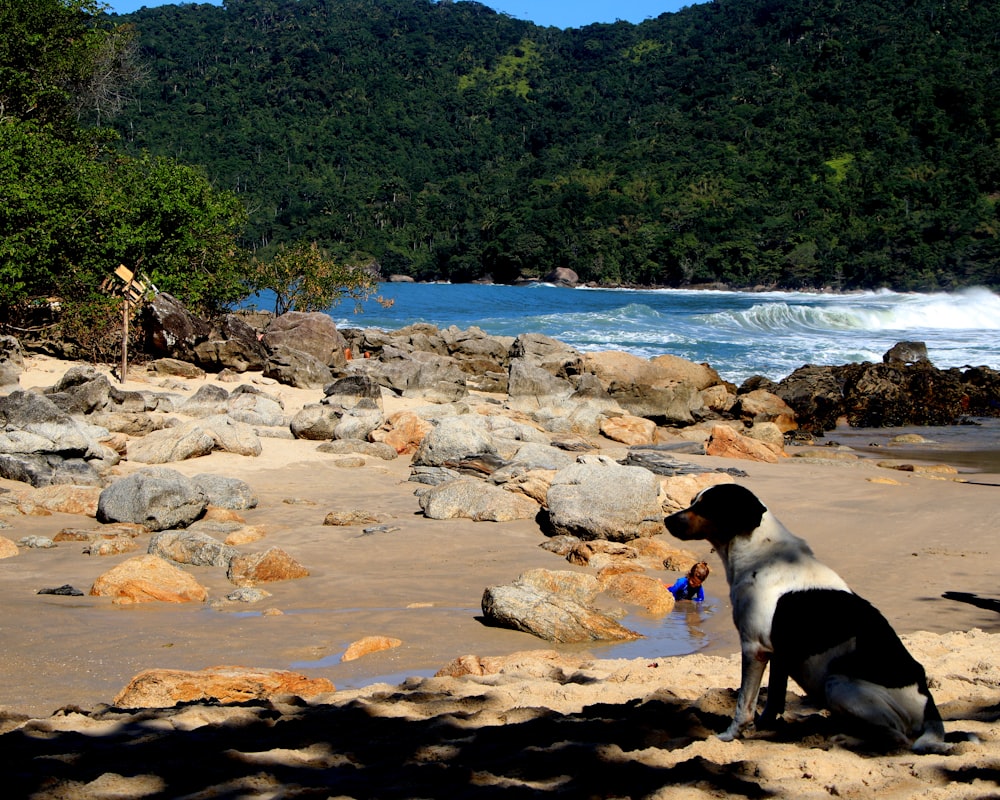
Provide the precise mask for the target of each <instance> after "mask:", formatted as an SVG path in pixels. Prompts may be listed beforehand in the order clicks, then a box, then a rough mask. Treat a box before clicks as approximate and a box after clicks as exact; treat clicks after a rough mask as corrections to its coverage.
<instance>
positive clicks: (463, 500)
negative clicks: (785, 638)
mask: <svg viewBox="0 0 1000 800" xmlns="http://www.w3.org/2000/svg"><path fill="white" fill-rule="evenodd" d="M419 499H420V508H421V509H422V510H423V512H424V516H426V517H428V518H429V519H457V518H464V519H471V520H474V521H476V522H483V521H489V522H509V521H511V520H515V519H532V518H534V517H535V515H536V514H537V513H538V504H537V503H536V502H535V501H534V500H532V499H530V498H529V497H526V496H525V495H523V494H519V493H515V492H508V491H505V490H503V489H501V488H499V487H498V486H493V485H491V484H488V483H483V482H481V481H476V480H472V479H461V480H457V481H449V482H447V483H442V484H440V485H438V486H435V487H433V488H431V489H428V490H426V491H424V492H423V493H422V494H421V495H420V498H419Z"/></svg>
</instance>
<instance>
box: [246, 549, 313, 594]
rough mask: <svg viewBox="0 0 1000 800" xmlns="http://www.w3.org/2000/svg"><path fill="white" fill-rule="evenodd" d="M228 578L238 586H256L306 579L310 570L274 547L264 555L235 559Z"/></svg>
mask: <svg viewBox="0 0 1000 800" xmlns="http://www.w3.org/2000/svg"><path fill="white" fill-rule="evenodd" d="M226 576H227V577H228V578H229V580H230V582H232V583H234V584H236V585H237V586H255V585H256V584H258V583H272V582H274V581H287V580H293V579H295V578H305V577H308V576H309V570H308V569H306V568H305V567H304V566H302V565H301V564H300V563H299V562H298V561H296V560H295V559H294V558H292V557H291V556H290V555H288V553H286V552H285V551H284V550H282V549H281V548H280V547H272V548H270V549H268V550H265V551H264V552H262V553H253V554H251V555H238V556H235V557H233V559H232V560H231V561H230V562H229V569H228V571H227V572H226Z"/></svg>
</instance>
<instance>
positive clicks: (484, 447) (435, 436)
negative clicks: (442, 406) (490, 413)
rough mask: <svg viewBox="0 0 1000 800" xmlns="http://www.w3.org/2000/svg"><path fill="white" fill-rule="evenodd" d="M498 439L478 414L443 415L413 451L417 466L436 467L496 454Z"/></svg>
mask: <svg viewBox="0 0 1000 800" xmlns="http://www.w3.org/2000/svg"><path fill="white" fill-rule="evenodd" d="M496 452H497V447H496V441H495V439H494V437H493V435H492V434H491V433H490V432H489V431H488V430H487V428H486V421H485V419H484V418H483V417H481V416H479V415H478V414H475V415H474V414H461V415H457V416H452V417H444V418H443V419H441V420H440V421H439V422H438V424H437V425H436V426H435V427H434V428H433V429H432V430H431V431H430V432H429V433H428V434H427V435H426V436H425V437H424V439H423V441H422V442H421V443H420V446H419V447H418V448H417V451H416V452H415V453H414V454H413V462H412V463H413V465H414V466H428V467H437V466H442V465H444V464H448V463H452V462H458V461H461V460H462V459H463V458H465V457H466V456H469V455H495V454H496Z"/></svg>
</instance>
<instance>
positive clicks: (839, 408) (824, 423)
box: [774, 364, 845, 433]
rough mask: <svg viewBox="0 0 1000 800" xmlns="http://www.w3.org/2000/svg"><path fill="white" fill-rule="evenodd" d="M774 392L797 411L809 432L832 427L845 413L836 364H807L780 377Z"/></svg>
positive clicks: (799, 420) (800, 423)
mask: <svg viewBox="0 0 1000 800" xmlns="http://www.w3.org/2000/svg"><path fill="white" fill-rule="evenodd" d="M774 393H775V394H777V395H778V396H779V397H780V398H781V399H782V400H784V401H785V402H786V403H787V404H788V405H789V406H790V407H791V408H792V409H793V410H794V411H795V418H796V421H797V422H798V424H799V425H800V426H801V427H803V428H805V429H806V430H807V431H809V432H810V433H822V432H823V431H832V430H833V429H834V428H836V427H837V420H838V419H839V418H840V417H841V416H843V415H844V413H845V408H844V393H843V390H842V388H841V383H840V380H839V379H838V377H837V375H836V371H835V369H834V368H833V367H819V366H815V365H811V364H810V365H806V366H804V367H799V368H798V369H797V370H795V371H794V372H792V373H791V374H790V375H788V376H787V377H785V378H784V379H782V380H781V382H780V383H779V384H778V386H777V387H776V388H775V390H774Z"/></svg>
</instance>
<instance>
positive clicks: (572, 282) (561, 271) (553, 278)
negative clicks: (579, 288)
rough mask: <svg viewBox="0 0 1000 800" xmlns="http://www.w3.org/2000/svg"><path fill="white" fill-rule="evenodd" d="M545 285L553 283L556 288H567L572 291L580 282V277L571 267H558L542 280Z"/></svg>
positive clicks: (546, 274)
mask: <svg viewBox="0 0 1000 800" xmlns="http://www.w3.org/2000/svg"><path fill="white" fill-rule="evenodd" d="M542 280H543V281H544V282H545V283H552V284H555V285H556V286H565V287H567V288H570V289H572V288H573V287H575V286H576V285H577V284H578V283H579V282H580V276H579V275H577V274H576V273H575V272H574V271H573V270H571V269H570V268H569V267H556V268H555V269H553V270H549V271H548V272H547V273H545V277H544V278H542Z"/></svg>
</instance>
